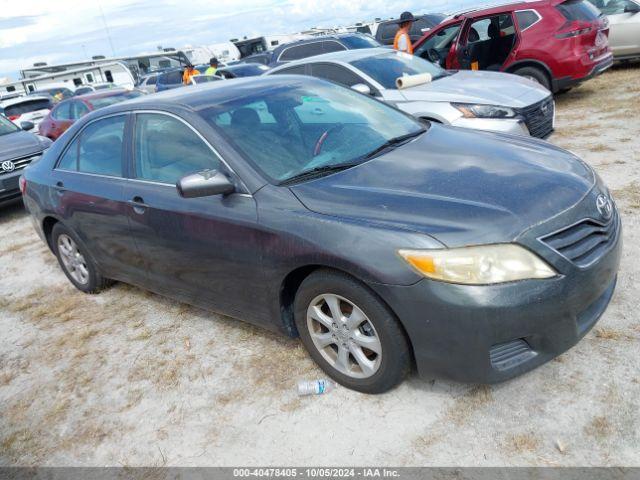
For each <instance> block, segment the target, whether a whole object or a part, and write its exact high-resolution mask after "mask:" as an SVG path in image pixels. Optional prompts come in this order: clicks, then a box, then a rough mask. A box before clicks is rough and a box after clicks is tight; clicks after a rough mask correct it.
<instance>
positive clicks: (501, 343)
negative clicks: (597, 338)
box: [371, 234, 622, 383]
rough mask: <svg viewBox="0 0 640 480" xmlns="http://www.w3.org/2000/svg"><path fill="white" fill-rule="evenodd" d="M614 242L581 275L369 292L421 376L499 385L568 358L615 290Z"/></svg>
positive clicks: (419, 285) (430, 284)
mask: <svg viewBox="0 0 640 480" xmlns="http://www.w3.org/2000/svg"><path fill="white" fill-rule="evenodd" d="M621 237H622V235H621V234H620V235H618V236H617V239H616V242H615V244H614V245H613V246H612V248H611V249H610V250H609V251H608V252H607V253H606V254H604V255H603V256H602V257H601V258H600V259H599V260H598V262H597V263H596V264H594V265H592V266H591V267H589V268H588V269H575V270H573V271H572V272H570V273H567V274H562V275H559V276H558V277H556V278H553V279H548V280H527V281H520V282H512V283H506V284H500V285H493V286H465V285H454V284H447V283H443V282H436V281H431V280H427V279H424V280H422V281H420V282H418V283H416V284H414V285H411V286H390V285H380V284H373V285H371V288H373V289H374V290H375V291H376V292H377V293H378V294H379V295H380V296H381V297H382V298H383V299H385V300H386V301H387V303H388V304H389V306H390V307H391V308H392V309H393V310H394V312H395V313H396V314H397V316H398V318H399V319H400V321H401V323H402V324H403V326H404V327H405V330H406V331H407V334H408V335H409V338H410V341H411V344H412V347H413V351H414V355H415V359H416V363H417V367H418V372H419V373H420V375H421V376H427V377H433V376H436V377H445V378H449V379H452V380H456V381H461V382H472V383H495V382H500V381H504V380H508V379H510V378H512V377H515V376H517V375H520V374H522V373H524V372H527V371H529V370H531V369H533V368H535V367H537V366H539V365H542V364H543V363H545V362H548V361H549V360H551V359H553V358H554V357H556V356H558V355H560V354H561V353H563V352H565V351H567V350H568V349H570V348H571V347H572V346H574V345H575V344H576V343H578V341H579V340H580V339H581V338H582V337H583V336H584V335H586V333H587V332H588V331H589V330H590V329H591V328H592V327H593V326H594V325H595V323H596V322H597V321H598V319H599V318H600V316H601V315H602V314H603V313H604V311H605V309H606V307H607V305H608V304H609V301H610V300H611V297H612V295H613V292H614V290H615V285H616V278H617V272H618V266H619V262H620V253H621V249H622V241H621Z"/></svg>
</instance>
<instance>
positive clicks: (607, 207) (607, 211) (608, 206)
mask: <svg viewBox="0 0 640 480" xmlns="http://www.w3.org/2000/svg"><path fill="white" fill-rule="evenodd" d="M596 208H597V209H598V212H600V215H601V216H602V218H604V219H605V220H609V219H610V218H611V216H612V215H613V205H612V203H611V199H610V198H609V197H607V196H606V195H605V194H604V193H601V194H600V195H598V198H596Z"/></svg>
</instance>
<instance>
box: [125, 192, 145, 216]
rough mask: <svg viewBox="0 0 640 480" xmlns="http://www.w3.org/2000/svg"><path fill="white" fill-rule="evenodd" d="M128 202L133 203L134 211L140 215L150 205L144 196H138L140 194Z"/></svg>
mask: <svg viewBox="0 0 640 480" xmlns="http://www.w3.org/2000/svg"><path fill="white" fill-rule="evenodd" d="M127 203H128V204H129V205H131V207H132V208H133V211H134V212H136V213H137V214H138V215H142V214H143V213H144V212H145V211H146V210H147V208H148V207H149V206H148V205H147V204H146V203H144V200H143V199H142V197H138V196H136V197H133V199H131V200H129V201H128V202H127Z"/></svg>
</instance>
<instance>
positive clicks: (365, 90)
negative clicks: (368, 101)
mask: <svg viewBox="0 0 640 480" xmlns="http://www.w3.org/2000/svg"><path fill="white" fill-rule="evenodd" d="M351 90H355V91H356V92H358V93H362V94H364V95H371V88H370V87H369V85H367V84H365V83H356V84H355V85H352V86H351Z"/></svg>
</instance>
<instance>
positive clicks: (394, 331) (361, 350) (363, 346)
mask: <svg viewBox="0 0 640 480" xmlns="http://www.w3.org/2000/svg"><path fill="white" fill-rule="evenodd" d="M335 300H337V302H336V303H334V301H335ZM330 304H332V305H333V307H334V309H335V308H336V305H337V308H339V311H340V313H338V314H337V315H332V314H331V311H332V309H331V308H330V307H329V305H330ZM334 311H336V310H334ZM322 314H324V315H322ZM336 316H339V317H341V318H340V321H338V322H332V320H334V319H335V318H334V317H336ZM294 318H295V322H296V327H297V328H298V332H299V333H300V338H301V340H302V343H303V344H304V346H305V348H306V349H307V351H308V352H309V354H310V355H311V357H312V358H313V360H314V361H315V362H316V363H317V364H318V365H319V366H320V368H322V370H324V371H325V372H326V374H327V375H329V376H330V377H331V378H332V379H334V380H335V381H336V382H338V383H340V384H341V385H343V386H345V387H347V388H350V389H352V390H356V391H359V392H363V393H383V392H386V391H388V390H390V389H392V388H393V387H395V386H396V385H398V384H399V383H400V382H402V381H403V380H404V378H405V377H406V376H407V374H408V373H409V371H410V369H411V363H412V362H411V359H412V357H411V351H410V348H409V345H408V342H407V338H406V337H405V334H404V331H403V329H402V328H401V326H400V324H399V322H398V320H397V319H396V318H395V315H394V314H393V313H392V312H391V311H390V310H389V308H388V307H387V306H386V305H385V304H384V303H383V302H382V301H381V300H380V299H379V298H378V297H377V296H376V295H375V294H374V293H373V292H371V291H370V290H369V289H368V288H367V287H366V286H364V285H363V284H362V283H360V282H358V281H357V280H355V279H354V278H352V277H350V276H348V275H346V274H343V273H340V272H336V271H332V270H318V271H316V272H314V273H312V274H311V275H309V276H308V277H307V278H306V279H305V280H304V281H303V282H302V284H301V285H300V288H299V289H298V292H297V293H296V297H295V301H294ZM343 319H344V323H343ZM350 320H351V321H350ZM336 327H337V328H336ZM312 335H313V338H312ZM376 342H377V343H376ZM325 343H326V346H324V347H320V346H319V345H324V344H325ZM368 347H370V348H371V349H369V348H368ZM376 350H377V351H376ZM345 351H346V352H347V353H346V354H345V353H344V352H345ZM340 352H342V354H340ZM345 355H346V357H345ZM345 358H346V363H345Z"/></svg>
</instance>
